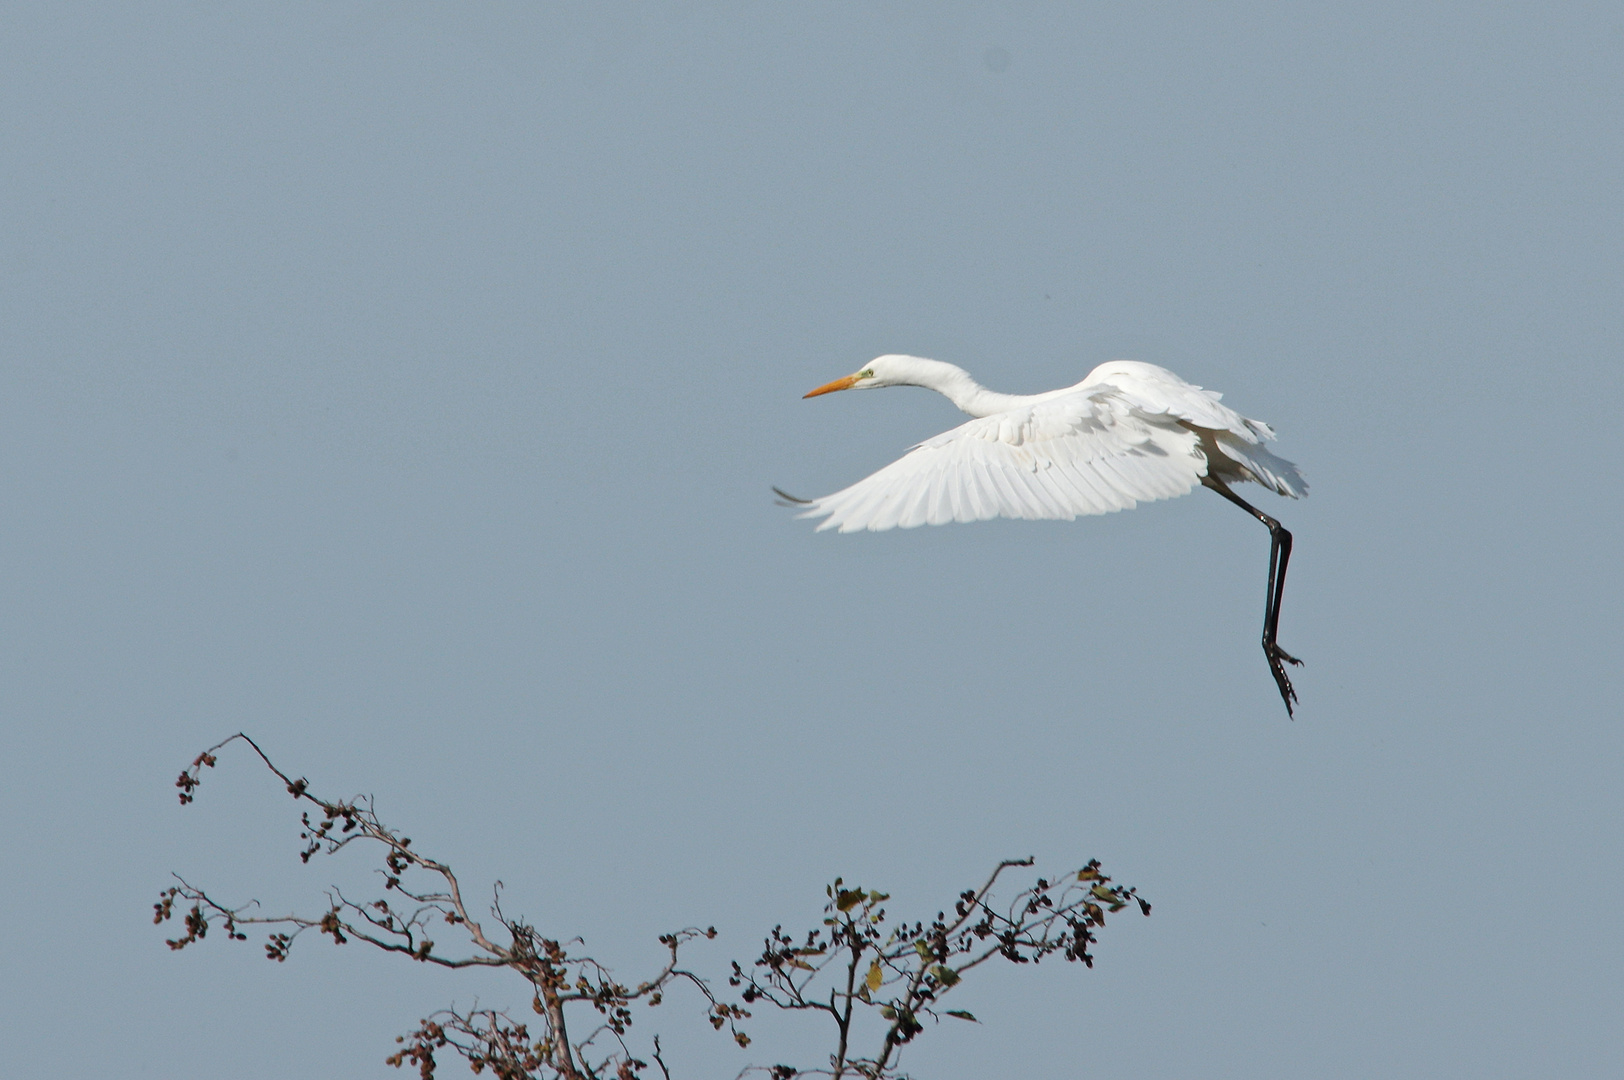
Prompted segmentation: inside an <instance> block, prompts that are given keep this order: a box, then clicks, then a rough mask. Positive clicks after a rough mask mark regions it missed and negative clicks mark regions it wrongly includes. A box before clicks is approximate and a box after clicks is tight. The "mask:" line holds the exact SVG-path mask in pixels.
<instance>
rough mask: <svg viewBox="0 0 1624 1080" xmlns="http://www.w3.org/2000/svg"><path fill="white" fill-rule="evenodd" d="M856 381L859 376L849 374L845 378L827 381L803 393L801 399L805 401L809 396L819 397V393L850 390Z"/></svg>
mask: <svg viewBox="0 0 1624 1080" xmlns="http://www.w3.org/2000/svg"><path fill="white" fill-rule="evenodd" d="M856 382H857V376H855V375H847V376H846V377H845V378H844V379H836V380H835V381H834V382H826V383H824V384H823V385H822V386H820V387H818V388H817V389H816V390H809V391H807V392H806V393H804V394H802V395H801V399H802V400H803V401H804V400H805V399H807V398H809V397H817V396H818V395H819V394H832V393H834V392H835V391H836V390H848V389H850V388H851V387H852V385H853V384H854V383H856Z"/></svg>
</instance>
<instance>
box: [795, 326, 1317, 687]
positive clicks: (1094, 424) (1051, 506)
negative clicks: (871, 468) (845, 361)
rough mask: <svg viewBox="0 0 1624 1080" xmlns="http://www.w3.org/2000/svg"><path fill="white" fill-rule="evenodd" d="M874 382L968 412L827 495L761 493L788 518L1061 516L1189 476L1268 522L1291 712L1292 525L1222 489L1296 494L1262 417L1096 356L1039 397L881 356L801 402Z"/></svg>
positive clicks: (1280, 679) (1278, 676)
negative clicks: (1075, 376)
mask: <svg viewBox="0 0 1624 1080" xmlns="http://www.w3.org/2000/svg"><path fill="white" fill-rule="evenodd" d="M880 386H923V387H925V388H926V389H929V390H935V391H936V392H937V393H939V394H943V395H945V396H946V397H947V398H948V400H950V401H952V402H953V404H955V405H957V406H958V407H959V408H960V409H962V410H964V411H965V412H967V413H969V414H970V415H971V416H973V417H975V419H973V420H971V421H970V422H969V423H966V424H960V425H959V426H958V427H956V428H954V429H952V430H951V431H944V432H943V433H942V434H940V435H938V436H936V437H935V438H934V439H927V440H925V441H924V442H922V443H920V444H919V445H917V446H915V447H912V448H911V449H910V450H909V451H908V452H907V453H906V454H904V455H903V456H902V457H901V458H899V459H898V460H896V461H894V462H892V463H891V464H889V465H887V466H886V467H885V468H883V469H881V470H880V471H879V472H876V473H874V474H873V475H872V476H869V477H866V478H865V479H862V480H859V481H858V482H857V483H855V484H853V485H852V486H851V487H849V488H846V489H845V490H843V491H837V492H835V493H834V494H833V495H825V496H824V497H823V498H821V499H797V498H795V497H794V496H793V495H787V494H785V493H784V492H782V491H779V490H778V489H777V488H774V489H773V490H774V491H777V492H778V494H779V495H782V496H783V497H784V498H786V499H788V500H789V501H791V502H793V503H795V504H797V505H799V506H803V507H805V512H804V513H802V514H801V515H800V516H801V517H812V518H817V517H821V518H824V519H825V520H824V521H823V522H822V523H821V524H820V525H819V526H818V529H819V530H820V531H822V530H824V529H838V530H840V531H841V532H843V533H844V532H858V531H860V530H863V529H870V530H873V531H875V532H880V531H883V530H885V529H890V528H903V529H911V528H914V527H915V526H918V525H943V524H946V523H947V522H949V521H985V520H987V519H988V518H995V517H1008V518H1029V519H1041V518H1051V519H1052V518H1058V519H1062V520H1065V521H1070V520H1072V519H1073V518H1075V517H1077V515H1079V514H1108V513H1111V512H1113V511H1116V510H1127V509H1132V508H1133V507H1134V506H1135V505H1137V504H1138V503H1139V502H1141V501H1144V502H1148V501H1150V500H1152V499H1170V498H1173V497H1174V496H1177V495H1183V494H1185V493H1186V492H1188V491H1190V490H1192V489H1193V488H1195V487H1196V485H1198V484H1200V485H1202V486H1205V487H1208V488H1211V489H1212V490H1213V491H1215V492H1217V493H1218V494H1220V495H1222V496H1223V497H1224V498H1226V499H1228V500H1229V501H1230V502H1232V503H1234V504H1235V505H1236V506H1238V507H1240V508H1241V509H1242V510H1245V511H1246V512H1247V513H1249V514H1251V515H1252V516H1253V517H1255V518H1257V519H1258V520H1259V521H1261V522H1262V523H1263V524H1264V525H1266V526H1268V529H1269V536H1270V538H1271V540H1272V543H1271V545H1270V548H1269V589H1268V594H1267V597H1266V598H1265V601H1264V611H1263V653H1264V655H1265V656H1266V657H1268V660H1269V670H1270V671H1271V672H1272V673H1273V674H1274V681H1275V684H1276V685H1277V686H1278V687H1279V688H1280V697H1281V700H1283V701H1284V702H1285V703H1286V713H1287V715H1291V712H1292V706H1293V704H1294V703H1295V702H1296V700H1297V692H1296V690H1294V689H1293V688H1292V685H1291V679H1290V678H1289V677H1288V676H1287V675H1286V668H1285V665H1286V664H1300V663H1301V662H1302V661H1300V660H1298V659H1297V658H1296V657H1295V656H1292V655H1291V654H1290V653H1288V652H1286V651H1285V650H1284V649H1282V648H1281V647H1280V646H1279V645H1278V644H1276V643H1275V634H1276V631H1277V629H1278V627H1279V623H1280V596H1281V593H1282V591H1283V590H1284V588H1285V584H1286V563H1287V562H1288V561H1290V559H1291V533H1289V532H1287V531H1286V530H1285V529H1284V528H1283V527H1282V526H1281V525H1280V523H1279V522H1278V521H1276V520H1275V519H1274V518H1272V517H1270V516H1269V515H1268V514H1265V513H1264V512H1263V511H1261V510H1259V509H1258V508H1257V507H1255V506H1253V505H1251V504H1250V503H1248V502H1246V500H1244V499H1242V498H1241V497H1240V496H1238V495H1236V494H1235V493H1234V492H1233V491H1231V490H1230V488H1229V485H1230V484H1233V483H1237V482H1242V481H1251V482H1253V483H1256V484H1262V485H1263V486H1264V487H1266V488H1268V489H1269V490H1270V491H1273V492H1274V493H1275V494H1277V495H1286V496H1289V497H1291V498H1293V499H1299V498H1302V497H1303V496H1304V495H1306V494H1308V484H1307V483H1305V482H1304V481H1303V478H1302V476H1301V475H1300V474H1299V473H1298V472H1297V466H1295V465H1293V464H1292V463H1291V462H1289V461H1286V460H1285V459H1283V458H1279V457H1276V456H1275V455H1274V454H1272V453H1270V452H1269V450H1268V449H1267V448H1266V447H1265V446H1264V443H1265V442H1267V441H1269V440H1272V439H1273V438H1274V431H1273V429H1271V428H1270V427H1269V425H1268V424H1265V423H1263V422H1262V421H1260V420H1249V419H1247V418H1246V417H1244V416H1242V415H1241V414H1240V413H1238V412H1236V411H1235V410H1233V409H1231V408H1229V407H1228V406H1226V405H1223V404H1221V403H1220V401H1219V399H1220V398H1221V397H1222V396H1223V395H1221V394H1219V393H1216V392H1215V391H1212V390H1203V389H1202V388H1201V387H1199V386H1192V385H1191V384H1189V383H1187V382H1185V381H1184V380H1183V379H1181V378H1179V377H1178V376H1177V375H1175V374H1173V373H1172V372H1171V371H1168V370H1167V369H1166V368H1161V367H1157V366H1156V365H1155V364H1144V363H1140V362H1138V361H1135V360H1112V361H1110V362H1108V363H1104V364H1101V365H1100V366H1099V367H1097V368H1095V369H1094V370H1093V371H1091V372H1089V373H1088V377H1087V378H1085V379H1084V380H1083V381H1082V382H1080V383H1078V384H1077V385H1075V386H1068V387H1065V388H1064V389H1060V390H1051V391H1049V392H1048V393H1046V394H999V393H995V392H993V391H991V390H988V389H987V388H986V387H984V386H981V385H980V384H979V383H977V382H976V381H975V380H974V379H972V378H970V375H969V373H968V372H966V371H965V370H964V369H963V368H959V367H955V366H954V365H952V364H945V363H942V362H941V361H939V360H926V359H924V358H922V357H918V356H880V357H876V358H875V359H874V360H871V361H870V362H869V363H868V364H866V365H865V366H864V367H863V369H862V370H861V371H859V372H857V373H856V374H855V375H847V376H846V377H845V378H843V379H836V380H834V381H833V382H830V383H825V384H824V385H823V386H820V387H818V388H817V389H816V390H813V391H811V392H809V393H807V394H806V395H805V396H806V397H809V398H811V397H817V396H819V395H820V394H828V393H832V392H834V391H836V390H866V389H870V388H872V387H880Z"/></svg>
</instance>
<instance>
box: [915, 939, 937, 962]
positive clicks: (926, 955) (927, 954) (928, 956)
mask: <svg viewBox="0 0 1624 1080" xmlns="http://www.w3.org/2000/svg"><path fill="white" fill-rule="evenodd" d="M914 951H915V952H917V953H918V954H919V956H920V958H921V959H924V960H934V959H936V954H935V953H934V952H932V951H931V947H930V946H929V945H927V944H926V943H925V942H924V941H922V940H916V941H915V942H914Z"/></svg>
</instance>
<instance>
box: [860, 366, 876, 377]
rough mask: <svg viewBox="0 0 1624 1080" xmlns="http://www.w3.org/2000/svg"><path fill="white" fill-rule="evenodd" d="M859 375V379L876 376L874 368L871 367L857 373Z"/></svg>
mask: <svg viewBox="0 0 1624 1080" xmlns="http://www.w3.org/2000/svg"><path fill="white" fill-rule="evenodd" d="M857 377H858V378H859V379H872V378H873V377H874V369H873V368H871V367H870V368H864V369H863V370H862V371H859V372H858V373H857Z"/></svg>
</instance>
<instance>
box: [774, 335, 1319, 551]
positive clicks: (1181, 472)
mask: <svg viewBox="0 0 1624 1080" xmlns="http://www.w3.org/2000/svg"><path fill="white" fill-rule="evenodd" d="M1273 437H1274V433H1273V432H1272V431H1270V430H1269V428H1268V425H1266V424H1262V423H1259V422H1257V421H1254V420H1248V419H1246V418H1245V417H1243V416H1241V415H1240V414H1239V413H1237V412H1235V411H1234V410H1233V409H1230V408H1228V407H1227V406H1225V405H1222V404H1220V403H1219V401H1218V395H1217V394H1214V393H1212V392H1211V391H1206V390H1202V389H1201V388H1199V387H1196V386H1191V385H1190V384H1189V383H1186V382H1185V381H1184V380H1182V379H1180V378H1179V377H1178V376H1176V375H1174V374H1173V373H1172V372H1169V371H1166V370H1165V369H1163V368H1159V367H1156V366H1155V365H1153V364H1141V363H1137V362H1132V361H1114V362H1112V363H1109V364H1102V365H1101V366H1100V367H1098V368H1096V369H1095V370H1094V371H1093V372H1091V373H1090V374H1089V376H1088V378H1087V379H1084V380H1083V381H1082V382H1081V383H1079V384H1077V386H1075V387H1072V388H1071V389H1069V390H1059V391H1055V392H1054V393H1051V394H1043V395H1040V396H1038V397H1037V398H1036V399H1034V400H1033V401H1032V402H1030V403H1028V404H1025V405H1021V406H1018V407H1016V408H1014V409H1011V410H1009V411H1008V412H1002V413H998V414H995V415H993V416H984V417H980V418H978V419H975V420H971V421H970V422H969V423H967V424H961V425H960V426H959V427H956V428H954V429H953V430H951V431H946V432H943V433H942V434H940V435H938V436H936V437H935V438H934V439H929V440H927V441H925V442H922V443H920V444H919V445H918V446H915V447H914V448H912V449H911V450H910V451H909V452H908V453H907V454H906V455H904V456H903V457H902V458H900V459H898V460H897V461H894V462H892V463H891V464H890V465H887V466H886V467H885V468H883V469H881V470H880V471H879V472H876V473H874V474H873V475H872V476H869V477H867V478H866V479H863V480H859V481H858V482H857V483H855V484H853V485H852V486H851V487H849V488H846V489H845V490H844V491H837V492H835V493H834V494H833V495H826V496H824V497H823V498H821V499H813V500H812V501H811V502H810V503H808V504H807V508H806V510H805V512H803V513H802V515H801V516H802V517H821V518H825V519H826V520H824V521H823V522H821V523H820V524H819V525H818V529H819V530H820V531H821V530H824V529H838V530H840V531H841V532H858V531H860V530H863V529H871V530H874V531H876V532H878V531H881V530H884V529H892V528H903V529H911V528H913V527H915V526H917V525H944V524H946V523H947V522H949V521H985V520H987V519H988V518H995V517H1008V518H1028V519H1035V518H1036V519H1040V518H1049V519H1061V520H1066V521H1069V520H1071V519H1073V518H1075V517H1077V516H1079V515H1082V514H1107V513H1111V512H1112V511H1115V510H1126V509H1130V508H1132V507H1133V506H1134V505H1136V504H1137V503H1140V502H1149V501H1151V500H1153V499H1169V498H1173V497H1174V496H1177V495H1183V494H1185V493H1186V492H1188V491H1190V489H1192V488H1194V487H1195V486H1196V485H1197V484H1198V483H1200V482H1201V478H1202V477H1203V476H1205V475H1206V474H1207V465H1208V463H1207V457H1206V454H1205V453H1204V452H1203V448H1202V443H1203V441H1204V440H1211V441H1212V442H1213V443H1215V444H1216V447H1217V449H1218V450H1220V451H1221V452H1222V453H1223V454H1224V455H1226V457H1228V458H1230V459H1232V460H1233V461H1235V462H1237V463H1238V464H1239V465H1240V466H1241V467H1243V468H1244V470H1245V472H1246V473H1247V474H1254V475H1247V476H1245V477H1244V478H1246V479H1254V478H1255V479H1257V480H1258V482H1260V483H1263V484H1265V485H1266V486H1268V487H1270V488H1272V489H1273V490H1276V491H1278V492H1280V493H1281V494H1282V495H1292V496H1298V495H1301V494H1303V493H1304V492H1306V491H1307V485H1306V484H1304V483H1303V482H1302V478H1301V477H1300V476H1298V475H1297V471H1296V469H1295V467H1293V466H1292V465H1291V463H1290V462H1287V461H1284V460H1282V459H1281V458H1278V457H1275V456H1274V455H1273V454H1271V453H1269V452H1268V451H1267V450H1266V449H1264V447H1263V445H1262V443H1263V442H1264V440H1266V439H1271V438H1273ZM1226 466H1227V463H1226ZM1220 471H1221V472H1222V471H1233V470H1232V468H1228V467H1226V469H1225V470H1220Z"/></svg>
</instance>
